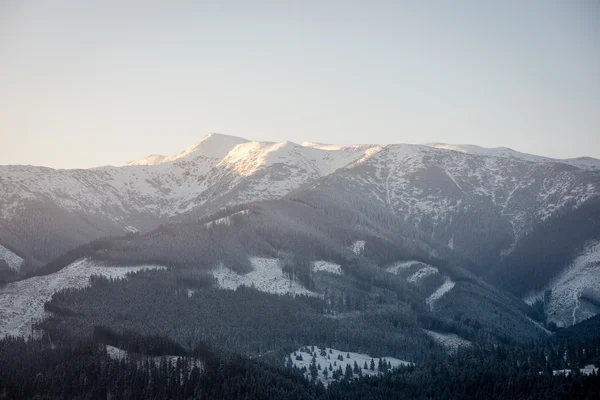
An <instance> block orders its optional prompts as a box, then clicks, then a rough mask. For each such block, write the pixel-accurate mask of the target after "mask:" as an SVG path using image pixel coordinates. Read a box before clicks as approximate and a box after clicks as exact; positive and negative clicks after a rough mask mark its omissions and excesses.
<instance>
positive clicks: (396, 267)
mask: <svg viewBox="0 0 600 400" xmlns="http://www.w3.org/2000/svg"><path fill="white" fill-rule="evenodd" d="M419 264H423V263H422V262H420V261H398V262H396V263H394V264H392V265H390V266H389V267H386V269H385V270H386V271H387V272H389V273H391V274H398V273H399V272H400V271H404V270H407V269H409V268H410V267H412V266H413V265H419Z"/></svg>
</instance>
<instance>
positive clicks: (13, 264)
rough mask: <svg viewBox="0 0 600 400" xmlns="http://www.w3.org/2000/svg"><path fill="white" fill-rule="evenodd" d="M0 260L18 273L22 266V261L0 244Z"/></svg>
mask: <svg viewBox="0 0 600 400" xmlns="http://www.w3.org/2000/svg"><path fill="white" fill-rule="evenodd" d="M0 260H4V261H6V263H7V264H8V267H9V268H11V269H14V270H15V271H18V270H19V268H21V264H23V259H22V258H21V257H19V256H18V255H16V254H15V253H13V252H12V251H10V250H9V249H7V248H6V247H4V246H2V245H1V244H0Z"/></svg>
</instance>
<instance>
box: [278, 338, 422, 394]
mask: <svg viewBox="0 0 600 400" xmlns="http://www.w3.org/2000/svg"><path fill="white" fill-rule="evenodd" d="M313 348H314V351H313V350H312V349H313ZM340 356H341V358H342V359H341V360H340V359H339V358H340ZM348 356H349V357H348ZM313 357H314V358H315V363H316V365H317V368H318V366H319V365H320V366H321V369H320V370H319V369H317V370H318V379H319V380H320V381H321V382H323V384H324V385H325V386H327V385H329V384H330V383H331V382H333V381H334V379H333V377H332V375H333V373H334V372H335V371H336V370H337V369H338V368H339V367H341V368H342V374H343V373H345V371H346V366H347V365H349V366H350V367H351V368H354V362H355V361H356V364H357V365H358V367H359V368H360V369H361V373H362V375H369V376H374V375H379V374H382V373H383V372H381V371H379V370H378V365H379V360H382V361H385V362H386V363H389V364H391V367H392V369H394V368H398V367H400V366H408V365H412V363H410V362H408V361H403V360H399V359H397V358H394V357H371V356H369V355H367V354H360V353H354V352H347V351H341V350H336V349H332V348H329V347H326V348H319V347H318V346H311V347H303V348H300V349H298V350H297V351H295V352H293V353H291V354H289V356H288V357H286V359H285V363H286V365H288V364H289V360H291V363H292V366H293V367H295V368H298V369H302V368H303V367H305V368H306V372H305V374H304V375H305V377H306V378H307V379H310V365H311V362H312V359H313ZM371 360H373V362H374V363H375V369H374V370H371V369H370V365H371ZM365 363H367V369H365V368H364V365H365ZM330 364H331V368H332V369H331V370H329V365H330ZM325 370H327V376H325V375H324V371H325ZM342 376H343V375H342ZM353 377H354V378H358V377H359V374H356V373H354V374H353Z"/></svg>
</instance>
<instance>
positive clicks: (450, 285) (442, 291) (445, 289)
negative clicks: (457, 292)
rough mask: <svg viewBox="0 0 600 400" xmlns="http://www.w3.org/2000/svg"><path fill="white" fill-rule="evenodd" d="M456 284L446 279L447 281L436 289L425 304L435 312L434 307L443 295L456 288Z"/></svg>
mask: <svg viewBox="0 0 600 400" xmlns="http://www.w3.org/2000/svg"><path fill="white" fill-rule="evenodd" d="M454 285H455V283H454V282H453V281H452V279H450V278H446V281H445V282H444V283H443V284H442V286H440V287H439V288H437V289H436V291H435V292H433V293H432V294H431V295H430V296H429V297H428V298H427V299H426V300H425V303H427V304H428V305H429V309H430V310H433V305H434V304H435V302H436V301H438V300H439V299H440V298H441V297H442V296H443V295H445V294H446V293H448V292H449V291H450V290H452V288H453V287H454Z"/></svg>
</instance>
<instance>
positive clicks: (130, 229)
mask: <svg viewBox="0 0 600 400" xmlns="http://www.w3.org/2000/svg"><path fill="white" fill-rule="evenodd" d="M125 230H126V231H128V232H131V233H137V232H139V229H138V228H136V227H135V226H131V225H128V226H126V227H125Z"/></svg>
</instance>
